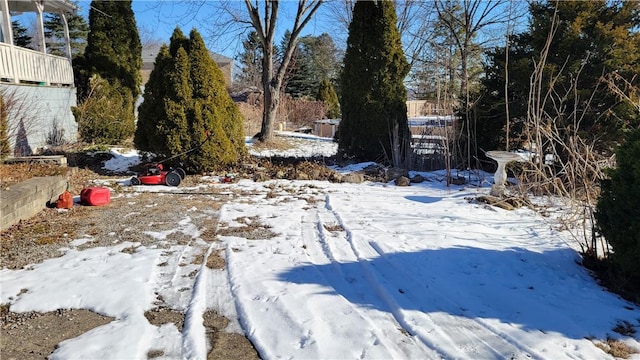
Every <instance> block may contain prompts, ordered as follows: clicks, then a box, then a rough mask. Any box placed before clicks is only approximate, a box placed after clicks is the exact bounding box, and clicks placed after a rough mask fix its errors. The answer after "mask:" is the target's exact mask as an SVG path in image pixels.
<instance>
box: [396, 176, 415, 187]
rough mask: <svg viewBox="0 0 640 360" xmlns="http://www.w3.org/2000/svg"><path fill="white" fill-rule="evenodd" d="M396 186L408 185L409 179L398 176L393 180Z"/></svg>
mask: <svg viewBox="0 0 640 360" xmlns="http://www.w3.org/2000/svg"><path fill="white" fill-rule="evenodd" d="M395 182H396V185H397V186H409V184H410V183H411V181H410V180H409V178H408V177H406V176H400V177H399V178H397V179H396V180H395Z"/></svg>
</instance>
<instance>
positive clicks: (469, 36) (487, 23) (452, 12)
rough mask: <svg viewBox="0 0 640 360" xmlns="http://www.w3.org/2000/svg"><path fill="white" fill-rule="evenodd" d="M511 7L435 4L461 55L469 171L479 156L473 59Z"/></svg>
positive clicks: (486, 1)
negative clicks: (472, 93) (472, 85)
mask: <svg viewBox="0 0 640 360" xmlns="http://www.w3.org/2000/svg"><path fill="white" fill-rule="evenodd" d="M507 5H508V2H507V0H461V1H447V0H436V1H435V8H436V11H437V12H438V18H439V20H440V21H441V22H442V24H444V26H445V28H446V29H447V30H448V31H449V33H450V35H451V37H452V38H453V40H454V43H455V46H456V48H457V50H458V52H459V56H460V67H459V69H460V70H459V79H460V96H461V99H463V101H464V105H465V107H464V109H463V113H464V115H463V117H464V118H463V119H462V120H463V127H464V129H463V132H465V135H466V149H465V154H464V155H465V157H466V159H465V160H466V162H465V164H464V166H465V167H466V168H470V167H471V158H472V156H475V157H477V154H476V153H477V151H476V149H475V148H474V147H472V144H473V142H474V140H473V139H474V136H475V133H474V132H475V116H474V115H473V114H472V109H473V101H472V99H471V98H470V88H469V79H470V78H471V76H470V73H469V70H470V67H469V65H470V59H471V58H472V57H473V56H474V54H477V53H478V52H479V51H481V50H482V49H483V47H485V46H487V42H488V41H489V40H490V38H488V37H485V38H484V39H483V38H480V36H479V35H480V33H481V31H483V30H486V29H487V28H490V27H492V26H497V25H501V24H504V23H506V22H508V21H509V19H510V13H509V12H508V11H504V8H505V6H507Z"/></svg>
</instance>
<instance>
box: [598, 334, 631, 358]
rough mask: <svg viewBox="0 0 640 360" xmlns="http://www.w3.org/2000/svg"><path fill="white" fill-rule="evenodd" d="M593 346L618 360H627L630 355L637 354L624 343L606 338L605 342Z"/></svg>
mask: <svg viewBox="0 0 640 360" xmlns="http://www.w3.org/2000/svg"><path fill="white" fill-rule="evenodd" d="M594 344H595V346H596V347H597V348H599V349H601V350H602V351H604V352H605V353H607V354H609V355H611V356H613V357H615V358H618V359H628V358H629V356H630V355H631V354H636V353H637V352H638V351H636V350H635V349H632V348H630V347H629V346H628V345H627V344H625V343H624V342H622V341H620V340H615V339H612V338H607V340H606V341H605V342H594Z"/></svg>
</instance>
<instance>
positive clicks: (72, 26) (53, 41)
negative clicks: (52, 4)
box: [44, 2, 89, 57]
mask: <svg viewBox="0 0 640 360" xmlns="http://www.w3.org/2000/svg"><path fill="white" fill-rule="evenodd" d="M76 4H77V2H76ZM77 9H78V8H77V7H76V10H75V11H74V12H73V13H71V14H68V15H67V25H68V29H69V41H70V42H71V43H70V45H71V56H72V57H75V56H76V55H79V54H82V53H84V49H85V47H86V46H87V35H88V34H89V24H87V21H86V20H85V18H84V17H82V16H81V15H79V14H78V10H77ZM44 36H45V38H46V42H47V50H48V51H49V53H51V54H53V55H58V56H66V55H67V54H66V53H65V43H64V41H65V40H64V26H63V24H62V18H61V17H60V15H59V14H55V13H46V14H45V17H44Z"/></svg>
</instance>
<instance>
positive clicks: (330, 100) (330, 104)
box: [316, 78, 340, 119]
mask: <svg viewBox="0 0 640 360" xmlns="http://www.w3.org/2000/svg"><path fill="white" fill-rule="evenodd" d="M316 100H319V101H322V102H323V103H324V104H325V106H326V107H327V117H328V118H329V119H337V118H339V117H340V102H339V101H338V95H337V94H336V91H335V90H334V89H333V84H331V81H329V79H326V78H325V79H322V81H320V85H319V87H318V96H317V97H316Z"/></svg>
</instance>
